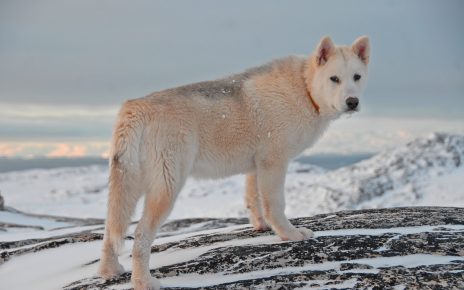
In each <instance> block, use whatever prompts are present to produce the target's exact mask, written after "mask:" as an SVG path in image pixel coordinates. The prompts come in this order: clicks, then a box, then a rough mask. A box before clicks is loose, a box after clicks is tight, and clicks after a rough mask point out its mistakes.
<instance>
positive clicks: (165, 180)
mask: <svg viewBox="0 0 464 290" xmlns="http://www.w3.org/2000/svg"><path fill="white" fill-rule="evenodd" d="M183 153H185V152H181V151H178V150H171V151H168V152H163V153H162V154H161V156H162V157H161V160H158V161H157V163H158V165H157V166H156V167H155V170H156V172H160V173H159V174H156V175H157V176H156V178H155V179H154V181H153V182H151V184H150V185H149V188H148V189H147V194H146V196H145V207H144V211H143V215H142V218H141V219H140V221H139V223H138V225H137V228H136V230H135V237H134V247H133V249H132V277H131V280H132V283H133V286H134V289H135V290H141V289H143V290H146V289H150V290H153V289H159V288H160V284H159V281H158V280H157V279H155V278H154V277H151V275H150V269H149V258H150V252H151V251H150V249H151V244H152V243H153V240H154V238H155V234H156V231H157V229H158V228H159V227H160V226H161V224H162V223H163V222H164V220H165V219H166V218H167V216H168V215H169V213H170V212H171V209H172V207H173V205H174V202H175V200H176V197H177V195H178V193H179V192H180V190H181V189H182V187H183V185H184V183H185V180H186V178H187V176H188V173H189V170H190V168H191V164H192V163H193V161H192V160H193V159H192V160H189V159H190V157H193V156H191V155H188V154H183Z"/></svg>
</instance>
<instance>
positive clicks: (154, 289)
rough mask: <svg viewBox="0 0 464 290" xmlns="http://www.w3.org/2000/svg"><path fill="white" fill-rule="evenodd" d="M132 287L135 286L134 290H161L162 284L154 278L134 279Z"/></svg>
mask: <svg viewBox="0 0 464 290" xmlns="http://www.w3.org/2000/svg"><path fill="white" fill-rule="evenodd" d="M131 280H132V285H133V286H134V290H160V289H161V284H160V282H159V281H158V279H156V278H154V277H149V278H146V279H145V278H144V279H138V278H132V279H131Z"/></svg>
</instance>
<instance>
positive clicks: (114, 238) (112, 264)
mask: <svg viewBox="0 0 464 290" xmlns="http://www.w3.org/2000/svg"><path fill="white" fill-rule="evenodd" d="M140 197H141V192H140V190H139V187H138V178H137V176H136V175H134V174H133V173H131V172H130V170H128V169H127V168H126V167H125V166H124V164H123V163H122V162H121V161H120V160H119V159H118V158H116V157H115V158H114V159H113V160H112V161H111V165H110V180H109V194H108V218H107V220H106V227H105V236H104V239H103V248H102V256H101V260H100V266H99V274H100V276H101V277H103V278H104V279H110V278H114V277H116V276H118V275H120V274H122V273H123V272H124V268H123V267H122V266H121V265H120V264H119V262H118V252H119V250H120V248H121V245H122V243H123V241H124V235H125V233H126V230H127V227H128V225H129V223H130V221H131V217H132V214H133V212H134V209H135V206H136V204H137V201H138V200H139V199H140Z"/></svg>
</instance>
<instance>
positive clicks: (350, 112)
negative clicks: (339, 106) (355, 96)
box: [345, 107, 359, 114]
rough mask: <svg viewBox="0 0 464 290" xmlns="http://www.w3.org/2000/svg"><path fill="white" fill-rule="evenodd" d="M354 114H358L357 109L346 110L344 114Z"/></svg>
mask: <svg viewBox="0 0 464 290" xmlns="http://www.w3.org/2000/svg"><path fill="white" fill-rule="evenodd" d="M356 112H359V107H356V108H355V109H346V111H345V113H348V114H354V113H356Z"/></svg>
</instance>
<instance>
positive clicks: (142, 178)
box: [100, 36, 370, 290]
mask: <svg viewBox="0 0 464 290" xmlns="http://www.w3.org/2000/svg"><path fill="white" fill-rule="evenodd" d="M369 55H370V46H369V40H368V38H367V37H365V36H364V37H360V38H358V39H357V40H356V41H355V42H354V43H353V44H352V45H351V46H335V45H334V44H333V43H332V41H331V39H330V38H329V37H324V38H323V39H322V40H321V42H320V43H319V45H318V46H317V48H316V50H315V52H314V53H313V54H311V55H310V56H309V57H296V56H290V57H286V58H282V59H277V60H274V61H272V62H270V63H268V64H265V65H263V66H260V67H256V68H252V69H249V70H247V71H245V72H243V73H240V74H236V75H232V76H229V77H226V78H223V79H218V80H214V81H207V82H201V83H196V84H191V85H186V86H181V87H177V88H173V89H168V90H165V91H161V92H156V93H153V94H151V95H149V96H146V97H144V98H140V99H135V100H130V101H127V102H126V103H124V105H123V106H122V108H121V111H120V113H119V116H118V120H117V123H116V126H115V130H114V135H113V142H112V152H111V161H110V180H109V201H108V218H107V222H106V232H105V238H104V243H103V253H102V258H101V265H100V274H101V276H102V277H104V278H111V277H115V276H117V275H119V274H121V273H122V272H123V268H122V266H121V265H120V264H119V263H118V257H117V252H118V249H119V247H120V245H121V242H122V240H123V238H124V236H125V233H126V230H127V227H128V224H129V222H130V220H131V216H132V213H133V211H134V208H135V205H136V203H137V201H138V200H139V199H140V197H142V196H144V197H145V207H144V212H143V216H142V218H141V219H140V221H139V223H138V225H137V228H136V231H135V240H134V247H133V251H132V255H133V268H132V282H133V285H134V288H135V289H136V290H139V289H159V287H160V286H159V283H158V281H157V280H156V279H154V278H152V277H151V276H150V272H149V265H148V264H149V263H148V262H149V256H150V246H151V244H152V242H153V240H154V238H155V233H156V230H157V229H158V228H159V226H160V225H161V224H162V223H163V221H164V220H165V218H166V217H167V216H168V215H169V212H170V210H171V209H172V207H173V204H174V202H175V200H176V197H177V195H178V193H179V192H180V190H181V189H182V186H183V185H184V183H185V180H186V179H187V177H188V176H189V175H192V176H194V177H199V178H202V177H204V178H215V177H225V176H230V175H233V174H238V173H246V174H248V175H247V184H246V204H247V207H248V209H249V211H250V222H251V224H252V225H253V226H254V228H255V229H256V230H264V229H267V227H268V226H270V227H271V228H272V230H273V231H274V232H275V233H276V234H277V235H278V236H279V237H280V238H282V239H283V240H292V241H300V240H304V239H308V238H311V237H312V236H313V233H312V231H311V230H309V229H306V228H296V227H294V226H293V225H292V224H291V223H290V222H289V220H288V219H287V217H286V216H285V213H284V210H285V200H284V181H285V173H286V170H287V165H288V163H289V161H290V160H291V159H292V158H294V157H295V156H297V155H298V154H300V153H301V152H302V151H303V150H304V149H305V148H307V147H309V146H311V145H312V144H313V143H314V142H315V141H316V140H317V139H318V138H319V137H320V136H321V134H322V133H323V132H324V131H325V130H326V128H327V127H328V125H329V123H330V121H332V120H334V119H336V118H338V117H339V116H340V115H342V114H344V113H352V112H354V111H357V110H358V108H359V99H360V97H361V95H362V92H363V90H364V88H365V86H366V82H367V66H368V63H369Z"/></svg>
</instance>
